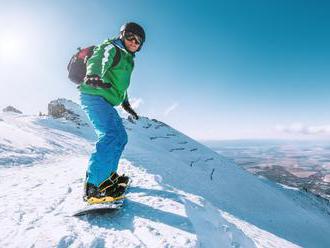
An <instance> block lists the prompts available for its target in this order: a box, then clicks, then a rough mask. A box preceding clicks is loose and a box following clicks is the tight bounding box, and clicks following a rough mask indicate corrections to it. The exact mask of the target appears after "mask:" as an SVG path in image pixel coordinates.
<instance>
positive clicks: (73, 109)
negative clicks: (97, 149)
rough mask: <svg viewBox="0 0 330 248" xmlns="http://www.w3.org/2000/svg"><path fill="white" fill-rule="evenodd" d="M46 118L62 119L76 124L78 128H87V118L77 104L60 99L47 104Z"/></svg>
mask: <svg viewBox="0 0 330 248" xmlns="http://www.w3.org/2000/svg"><path fill="white" fill-rule="evenodd" d="M48 116H52V117H53V118H55V119H58V118H64V119H66V120H69V121H72V122H74V123H76V124H77V125H78V126H89V121H88V119H87V116H86V115H85V113H84V112H83V110H82V109H81V108H80V106H79V105H78V104H77V103H74V102H73V101H71V100H67V99H64V98H60V99H57V100H53V101H51V102H50V103H48Z"/></svg>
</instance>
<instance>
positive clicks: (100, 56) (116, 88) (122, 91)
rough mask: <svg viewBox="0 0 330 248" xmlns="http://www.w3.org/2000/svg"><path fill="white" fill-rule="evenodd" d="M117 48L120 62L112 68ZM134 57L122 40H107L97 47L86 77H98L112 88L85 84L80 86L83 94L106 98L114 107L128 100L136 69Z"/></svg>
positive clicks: (88, 64)
mask: <svg viewBox="0 0 330 248" xmlns="http://www.w3.org/2000/svg"><path fill="white" fill-rule="evenodd" d="M114 46H117V47H118V48H120V49H118V50H119V51H120V60H119V62H118V64H117V65H115V66H114V67H112V62H113V59H114V56H115V54H116V48H115V47H114ZM133 59H134V55H133V54H132V53H130V52H128V51H127V50H126V49H125V48H124V46H123V43H122V41H121V40H120V39H114V40H105V41H104V42H103V43H102V44H101V45H99V46H97V47H95V49H94V53H93V55H92V57H90V58H89V59H88V61H87V72H86V75H98V76H99V77H100V78H101V79H102V80H103V82H104V83H109V84H111V85H112V87H110V88H108V89H103V88H99V87H97V88H95V87H92V86H89V85H87V84H85V83H82V84H81V85H80V91H81V92H82V93H86V94H91V95H98V96H102V97H104V98H105V99H106V100H107V101H108V102H109V103H110V104H112V105H113V106H117V105H120V104H121V103H122V102H123V101H124V100H127V99H128V96H127V89H128V86H129V84H130V78H131V74H132V71H133V68H134V60H133Z"/></svg>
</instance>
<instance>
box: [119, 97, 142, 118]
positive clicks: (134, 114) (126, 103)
mask: <svg viewBox="0 0 330 248" xmlns="http://www.w3.org/2000/svg"><path fill="white" fill-rule="evenodd" d="M121 106H122V107H123V109H125V111H126V112H128V113H129V114H131V115H132V116H133V118H134V119H135V120H138V119H139V116H138V115H137V113H136V112H135V111H134V110H133V109H132V107H131V105H130V104H129V102H128V100H125V101H124V102H123V103H122V104H121Z"/></svg>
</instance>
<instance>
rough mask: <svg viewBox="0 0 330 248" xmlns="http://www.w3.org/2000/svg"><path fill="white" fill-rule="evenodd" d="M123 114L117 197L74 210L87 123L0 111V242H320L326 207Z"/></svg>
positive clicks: (327, 221) (326, 243)
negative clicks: (121, 185)
mask: <svg viewBox="0 0 330 248" xmlns="http://www.w3.org/2000/svg"><path fill="white" fill-rule="evenodd" d="M80 114H81V113H80ZM123 121H124V125H125V127H126V130H127V132H128V136H129V142H128V144H127V146H126V149H125V151H124V153H123V156H122V159H121V160H120V166H119V172H120V173H125V174H127V175H129V176H130V177H131V179H132V183H131V187H130V190H129V192H128V195H127V200H126V204H125V206H124V207H123V208H122V209H121V210H119V211H117V212H113V213H111V214H105V215H91V216H82V217H79V218H77V217H72V214H73V213H74V212H75V211H76V210H78V209H79V208H81V207H82V206H83V204H84V203H83V201H82V192H83V181H84V174H85V170H86V166H87V162H88V158H89V153H90V152H91V151H92V149H93V142H94V140H95V134H94V133H93V130H92V129H91V128H90V127H89V126H88V125H86V126H79V127H78V126H77V125H76V124H75V123H71V122H70V121H68V120H64V119H52V118H50V117H37V116H26V115H18V114H12V113H3V114H2V115H1V116H0V134H1V135H0V187H1V192H0V200H1V205H0V219H1V226H0V247H60V248H63V247H211V248H212V247H224V248H226V247H235V248H237V247H267V248H268V247H321V248H322V247H330V231H329V230H330V218H329V212H330V211H329V208H328V206H323V205H322V206H321V204H319V203H318V202H317V201H315V200H314V201H311V200H310V198H308V197H307V196H306V194H305V193H303V192H300V191H298V190H291V189H288V188H283V187H281V186H280V185H277V184H273V183H271V182H269V181H267V180H265V179H262V178H258V177H256V176H253V175H251V174H249V173H247V172H245V171H243V170H242V169H240V168H239V167H238V166H237V165H235V164H234V163H233V162H232V161H230V160H227V159H226V158H224V157H222V156H220V155H219V154H217V153H216V152H214V151H212V150H210V149H209V148H207V147H205V146H203V145H201V144H200V143H198V142H196V141H194V140H193V139H191V138H189V137H187V136H185V135H184V134H182V133H180V132H178V131H177V130H175V129H173V128H171V127H170V126H168V125H166V124H164V123H162V122H159V121H157V120H150V119H148V118H146V117H142V118H140V119H139V120H138V121H135V122H133V121H128V120H126V119H125V120H123Z"/></svg>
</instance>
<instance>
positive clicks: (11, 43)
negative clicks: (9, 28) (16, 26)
mask: <svg viewBox="0 0 330 248" xmlns="http://www.w3.org/2000/svg"><path fill="white" fill-rule="evenodd" d="M25 42H26V41H24V38H23V37H22V36H20V35H17V34H13V33H4V34H2V35H1V39H0V59H1V60H4V61H8V62H10V61H14V62H15V61H16V60H19V59H20V58H22V56H24V49H25Z"/></svg>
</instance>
